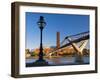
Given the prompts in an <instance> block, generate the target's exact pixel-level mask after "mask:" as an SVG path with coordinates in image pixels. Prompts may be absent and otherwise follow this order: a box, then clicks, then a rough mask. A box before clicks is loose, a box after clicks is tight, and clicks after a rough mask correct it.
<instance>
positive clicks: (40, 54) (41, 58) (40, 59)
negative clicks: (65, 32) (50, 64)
mask: <svg viewBox="0 0 100 80" xmlns="http://www.w3.org/2000/svg"><path fill="white" fill-rule="evenodd" d="M37 25H38V26H39V28H40V52H39V59H38V61H40V62H43V61H45V60H44V59H43V47H42V31H43V28H44V27H45V26H46V22H45V20H44V17H43V16H40V19H39V21H38V22H37Z"/></svg>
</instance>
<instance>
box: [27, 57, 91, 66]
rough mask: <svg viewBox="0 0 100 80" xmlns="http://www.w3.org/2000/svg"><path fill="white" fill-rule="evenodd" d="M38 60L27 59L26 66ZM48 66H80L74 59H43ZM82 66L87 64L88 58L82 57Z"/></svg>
mask: <svg viewBox="0 0 100 80" xmlns="http://www.w3.org/2000/svg"><path fill="white" fill-rule="evenodd" d="M37 59H38V58H28V59H26V64H29V63H34V62H35V61H36V60H37ZM44 59H45V60H46V61H47V62H48V64H49V65H50V66H60V65H78V64H79V65H80V63H77V62H76V57H74V56H73V57H72V56H70V57H69V56H68V57H50V58H44ZM82 59H83V63H82V64H89V62H90V60H89V56H83V58H82Z"/></svg>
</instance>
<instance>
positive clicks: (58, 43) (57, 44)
mask: <svg viewBox="0 0 100 80" xmlns="http://www.w3.org/2000/svg"><path fill="white" fill-rule="evenodd" d="M56 40H57V41H56V48H59V47H60V32H57V39H56Z"/></svg>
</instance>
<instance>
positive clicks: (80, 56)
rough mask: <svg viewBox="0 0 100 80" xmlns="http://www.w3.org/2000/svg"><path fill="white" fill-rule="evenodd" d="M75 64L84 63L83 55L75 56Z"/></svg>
mask: <svg viewBox="0 0 100 80" xmlns="http://www.w3.org/2000/svg"><path fill="white" fill-rule="evenodd" d="M75 62H76V63H78V64H82V63H84V61H83V55H82V54H77V55H76V59H75Z"/></svg>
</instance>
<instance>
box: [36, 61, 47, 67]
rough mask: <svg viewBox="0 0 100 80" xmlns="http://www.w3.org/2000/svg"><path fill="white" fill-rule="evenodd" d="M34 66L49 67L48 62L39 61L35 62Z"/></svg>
mask: <svg viewBox="0 0 100 80" xmlns="http://www.w3.org/2000/svg"><path fill="white" fill-rule="evenodd" d="M34 64H35V65H38V66H48V62H46V61H45V60H37V61H36V62H34Z"/></svg>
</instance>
